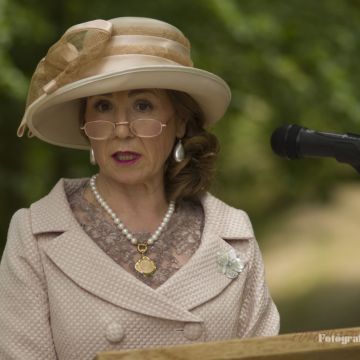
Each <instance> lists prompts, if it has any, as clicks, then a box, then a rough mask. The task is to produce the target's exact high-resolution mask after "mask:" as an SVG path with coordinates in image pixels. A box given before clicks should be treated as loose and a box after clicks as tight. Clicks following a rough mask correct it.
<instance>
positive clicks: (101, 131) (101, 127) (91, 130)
mask: <svg viewBox="0 0 360 360" xmlns="http://www.w3.org/2000/svg"><path fill="white" fill-rule="evenodd" d="M113 129H114V127H113V125H112V123H111V122H110V121H90V122H88V123H86V124H85V127H84V130H85V134H86V135H87V136H88V137H89V138H91V139H94V140H105V139H108V138H109V137H110V136H111V134H112V132H113Z"/></svg>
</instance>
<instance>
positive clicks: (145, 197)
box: [88, 173, 169, 233]
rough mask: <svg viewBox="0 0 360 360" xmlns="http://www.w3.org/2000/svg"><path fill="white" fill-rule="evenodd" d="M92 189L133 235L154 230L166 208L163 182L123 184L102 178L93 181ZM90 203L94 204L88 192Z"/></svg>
mask: <svg viewBox="0 0 360 360" xmlns="http://www.w3.org/2000/svg"><path fill="white" fill-rule="evenodd" d="M96 187H97V190H98V192H99V193H100V195H101V196H102V198H103V199H104V200H105V201H106V203H107V204H108V205H109V206H110V208H111V209H112V210H113V211H114V212H115V213H116V215H117V216H118V217H119V218H120V220H121V221H122V222H123V223H124V225H125V226H126V227H127V228H128V229H129V230H130V231H133V232H150V233H152V232H153V231H155V230H156V229H157V227H158V226H159V224H160V223H161V221H162V220H163V217H164V215H165V213H166V211H167V209H168V206H169V204H168V202H167V201H166V196H165V191H164V184H163V181H161V182H158V183H146V184H136V185H132V184H131V185H127V184H120V183H118V182H116V181H115V180H113V179H109V178H108V177H106V176H104V175H102V174H101V173H100V174H99V175H98V176H97V178H96ZM88 190H89V192H90V193H91V194H89V195H90V197H91V201H92V202H93V203H96V204H97V201H96V199H95V198H94V195H93V194H92V192H91V190H90V189H88Z"/></svg>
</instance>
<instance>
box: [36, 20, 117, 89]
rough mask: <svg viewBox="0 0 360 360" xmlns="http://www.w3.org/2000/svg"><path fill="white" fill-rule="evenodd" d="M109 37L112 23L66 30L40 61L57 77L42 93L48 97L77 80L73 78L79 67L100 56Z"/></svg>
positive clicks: (101, 22)
mask: <svg viewBox="0 0 360 360" xmlns="http://www.w3.org/2000/svg"><path fill="white" fill-rule="evenodd" d="M111 33H112V23H111V22H109V21H106V20H101V19H99V20H93V21H89V22H86V23H82V24H78V25H75V26H72V27H71V28H69V29H68V30H67V31H66V32H65V34H64V35H63V36H62V37H61V39H60V40H59V41H58V42H56V43H55V44H54V45H53V46H52V47H51V48H50V49H49V51H48V53H47V54H46V56H45V58H44V59H43V60H42V61H44V65H45V66H46V67H52V69H51V70H52V73H53V74H54V73H55V74H56V73H57V74H56V75H55V77H54V78H53V79H52V80H50V81H49V82H48V83H47V84H45V85H44V86H43V88H42V89H43V90H44V92H45V93H46V94H51V93H53V92H54V91H56V90H57V89H58V88H59V87H61V86H63V85H66V84H68V83H70V82H71V81H73V80H78V79H77V77H76V75H77V74H78V72H79V70H80V69H81V67H82V65H83V64H84V63H86V62H88V61H90V60H93V59H94V58H97V57H99V56H100V55H101V53H102V51H103V50H104V48H105V46H106V45H107V43H108V41H109V40H110V38H111ZM54 70H55V71H54Z"/></svg>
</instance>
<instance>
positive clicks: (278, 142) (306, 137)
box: [271, 124, 360, 172]
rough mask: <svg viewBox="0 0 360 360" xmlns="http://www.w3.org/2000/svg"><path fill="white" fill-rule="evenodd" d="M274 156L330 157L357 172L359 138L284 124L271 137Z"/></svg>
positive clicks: (298, 157)
mask: <svg viewBox="0 0 360 360" xmlns="http://www.w3.org/2000/svg"><path fill="white" fill-rule="evenodd" d="M271 147H272V149H273V151H274V152H275V154H277V155H279V156H281V157H285V158H287V159H290V160H294V159H300V158H304V157H332V158H335V159H336V160H337V161H339V162H343V163H347V164H350V165H352V166H353V167H354V168H355V169H356V170H357V171H358V172H360V135H358V134H352V133H347V134H335V133H327V132H320V131H314V130H310V129H307V128H305V127H301V126H298V125H295V124H293V125H283V126H280V127H279V128H277V129H276V130H275V131H274V132H273V134H272V136H271Z"/></svg>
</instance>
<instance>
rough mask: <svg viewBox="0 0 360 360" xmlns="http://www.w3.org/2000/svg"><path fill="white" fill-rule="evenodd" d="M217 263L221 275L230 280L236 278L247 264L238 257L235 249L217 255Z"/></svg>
mask: <svg viewBox="0 0 360 360" xmlns="http://www.w3.org/2000/svg"><path fill="white" fill-rule="evenodd" d="M216 263H217V265H218V270H219V272H220V273H222V274H224V275H226V276H227V277H228V278H230V279H234V278H236V277H237V276H238V275H239V274H240V273H241V272H242V271H243V270H244V268H245V263H244V261H242V260H241V259H240V258H239V257H238V256H237V255H236V252H235V250H234V249H231V250H225V251H223V252H218V253H217V260H216Z"/></svg>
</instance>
